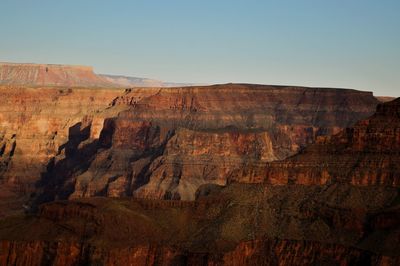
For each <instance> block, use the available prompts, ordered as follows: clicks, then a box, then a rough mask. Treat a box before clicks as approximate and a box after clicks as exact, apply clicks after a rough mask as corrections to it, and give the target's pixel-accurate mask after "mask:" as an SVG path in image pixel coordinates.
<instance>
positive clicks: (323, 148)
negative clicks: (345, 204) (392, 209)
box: [265, 99, 400, 187]
mask: <svg viewBox="0 0 400 266" xmlns="http://www.w3.org/2000/svg"><path fill="white" fill-rule="evenodd" d="M399 154H400V100H399V99H396V100H394V101H391V102H387V103H385V104H379V105H378V107H377V111H376V113H375V114H374V115H373V116H371V117H370V118H368V119H365V120H362V121H360V122H358V123H357V124H356V125H355V126H354V127H351V128H347V129H345V130H343V131H342V132H340V133H339V134H337V135H334V136H331V137H321V138H319V139H318V140H317V142H316V143H315V144H314V145H311V146H309V147H307V148H305V149H304V150H303V151H302V152H301V153H300V154H298V155H296V156H293V157H291V158H289V159H287V160H283V161H280V162H273V163H271V164H269V165H268V166H267V167H266V168H267V170H266V177H265V182H268V183H271V184H281V185H284V184H305V185H309V184H320V185H323V184H327V183H330V182H332V181H336V180H337V181H340V182H344V183H349V184H352V185H357V186H376V185H384V186H390V187H399V186H400V156H399Z"/></svg>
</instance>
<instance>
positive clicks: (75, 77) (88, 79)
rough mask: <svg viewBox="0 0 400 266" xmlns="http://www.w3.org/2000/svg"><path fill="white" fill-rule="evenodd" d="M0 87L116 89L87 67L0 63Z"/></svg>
mask: <svg viewBox="0 0 400 266" xmlns="http://www.w3.org/2000/svg"><path fill="white" fill-rule="evenodd" d="M0 85H25V86H69V87H116V85H115V84H113V83H112V82H109V81H107V80H106V79H104V78H102V77H100V76H98V75H96V74H95V73H94V72H93V68H92V67H89V66H70V65H54V64H17V63H1V62H0Z"/></svg>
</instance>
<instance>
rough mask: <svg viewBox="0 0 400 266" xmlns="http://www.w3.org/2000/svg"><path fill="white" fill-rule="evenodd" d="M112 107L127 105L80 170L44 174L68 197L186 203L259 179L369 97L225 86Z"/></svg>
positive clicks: (350, 118)
mask: <svg viewBox="0 0 400 266" xmlns="http://www.w3.org/2000/svg"><path fill="white" fill-rule="evenodd" d="M119 104H125V105H126V104H128V105H130V106H131V108H130V109H129V110H126V111H124V112H121V113H119V114H118V116H117V117H114V118H110V119H107V120H106V122H105V124H104V128H103V131H102V133H101V135H100V139H99V144H100V145H101V147H102V149H101V150H99V152H97V153H95V154H92V155H91V156H92V157H90V158H83V159H82V160H85V161H88V162H90V165H88V166H87V168H85V170H84V171H83V172H79V173H76V174H75V173H73V172H71V171H70V170H68V169H65V166H63V165H62V164H60V165H56V167H55V168H54V169H53V172H52V173H49V174H50V176H53V175H54V176H57V177H60V176H63V179H64V180H68V181H66V184H67V185H66V186H68V187H69V188H70V187H71V186H73V187H74V188H73V189H70V190H68V191H70V192H72V194H71V195H70V197H72V198H76V197H91V196H94V195H103V196H110V197H120V196H134V197H140V198H156V199H181V200H193V199H194V198H195V194H196V191H197V190H198V189H199V187H201V186H203V185H207V184H216V185H226V184H227V183H230V182H249V183H256V182H262V180H263V179H264V174H265V163H266V162H270V161H274V160H280V159H284V158H286V157H288V156H290V155H293V154H295V153H296V152H298V151H299V149H302V148H303V147H305V146H306V145H308V144H310V143H312V142H313V141H314V140H315V139H316V137H318V136H325V135H330V134H333V133H337V132H339V131H340V130H341V129H343V128H345V127H348V126H351V125H353V124H354V123H356V122H357V121H359V120H360V119H364V118H366V117H368V116H370V115H372V114H373V112H374V110H375V108H376V105H377V104H378V101H377V100H376V99H375V98H374V97H373V95H372V93H369V92H360V91H355V90H342V89H318V88H303V87H283V86H268V85H250V84H226V85H214V86H199V87H187V88H148V89H132V90H127V91H126V93H125V94H124V95H122V96H120V97H118V98H116V99H115V100H114V101H113V105H114V107H117V106H119ZM71 159H73V158H71ZM66 165H68V164H66ZM60 173H61V174H60ZM49 178H50V179H53V178H52V177H49ZM58 187H59V188H61V187H62V186H61V185H59V186H58ZM49 193H50V192H49ZM63 195H65V194H63Z"/></svg>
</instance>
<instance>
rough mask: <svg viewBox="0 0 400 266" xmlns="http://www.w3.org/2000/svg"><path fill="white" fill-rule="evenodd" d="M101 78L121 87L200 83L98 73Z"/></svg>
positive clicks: (177, 85)
mask: <svg viewBox="0 0 400 266" xmlns="http://www.w3.org/2000/svg"><path fill="white" fill-rule="evenodd" d="M99 76H101V77H102V78H104V79H106V80H107V81H109V82H111V83H113V84H117V85H119V86H121V87H128V88H130V87H188V86H195V85H200V84H193V83H177V82H165V81H161V80H156V79H149V78H138V77H127V76H121V75H106V74H100V75H99ZM201 85H205V84H201Z"/></svg>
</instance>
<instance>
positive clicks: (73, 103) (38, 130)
mask: <svg viewBox="0 0 400 266" xmlns="http://www.w3.org/2000/svg"><path fill="white" fill-rule="evenodd" d="M123 93H124V90H114V89H113V90H109V89H96V90H93V89H70V88H69V89H66V88H27V87H19V86H2V87H0V94H1V97H0V182H1V188H0V190H1V193H0V197H1V198H2V203H1V204H0V205H1V206H0V209H2V210H6V209H8V210H9V209H13V208H21V206H22V204H23V203H22V202H21V200H23V198H24V197H22V198H20V196H23V195H29V193H31V192H32V191H34V189H35V187H34V186H35V183H36V182H37V181H38V180H39V179H40V176H41V173H42V172H45V171H46V166H47V164H48V163H49V161H50V160H51V159H52V158H53V157H54V156H56V155H57V154H59V156H62V155H63V154H65V149H64V146H65V143H67V142H68V140H69V139H73V138H76V137H78V138H79V136H80V135H79V132H80V129H81V128H82V129H83V128H85V127H87V126H89V125H90V133H89V135H88V136H86V139H87V140H88V141H90V139H96V138H98V137H99V135H100V131H101V130H102V127H103V122H104V119H105V118H107V117H110V116H111V117H112V116H115V115H116V114H118V112H119V111H121V110H123V108H124V107H123V105H120V106H118V107H114V108H112V109H111V108H109V104H110V102H112V100H113V99H114V98H116V97H117V96H119V95H121V94H123ZM107 108H108V109H107ZM12 198H13V199H17V198H18V199H19V200H18V201H17V202H15V203H12V201H9V200H6V199H12ZM25 200H26V197H25ZM3 204H6V206H4V207H3V206H2V205H3ZM9 204H11V205H9ZM0 213H1V211H0Z"/></svg>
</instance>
